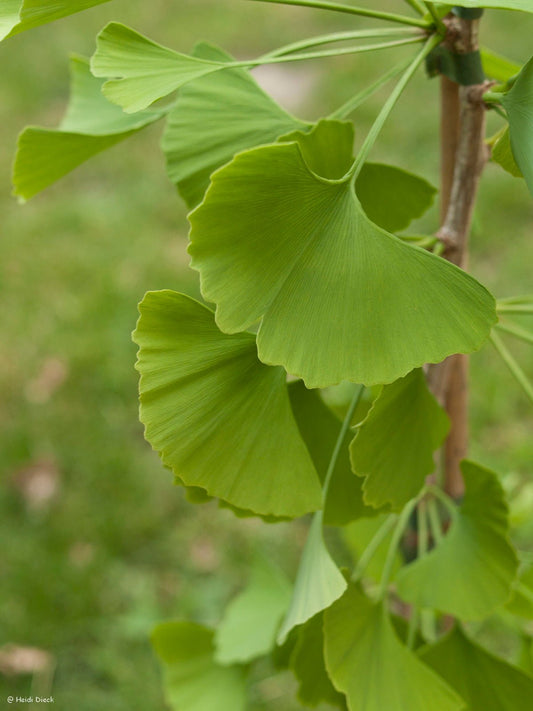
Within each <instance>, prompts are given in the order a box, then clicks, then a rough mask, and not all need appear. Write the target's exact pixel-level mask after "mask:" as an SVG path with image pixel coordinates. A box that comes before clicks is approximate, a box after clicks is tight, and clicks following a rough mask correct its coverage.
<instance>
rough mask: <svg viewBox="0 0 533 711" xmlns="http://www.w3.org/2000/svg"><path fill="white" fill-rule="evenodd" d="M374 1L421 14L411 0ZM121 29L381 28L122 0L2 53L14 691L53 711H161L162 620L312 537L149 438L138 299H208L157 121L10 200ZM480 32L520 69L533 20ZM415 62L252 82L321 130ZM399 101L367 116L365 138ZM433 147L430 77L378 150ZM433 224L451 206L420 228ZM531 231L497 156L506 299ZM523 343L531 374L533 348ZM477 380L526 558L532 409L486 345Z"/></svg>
mask: <svg viewBox="0 0 533 711" xmlns="http://www.w3.org/2000/svg"><path fill="white" fill-rule="evenodd" d="M367 5H368V6H373V7H376V8H380V9H381V8H383V7H385V8H388V9H390V10H395V11H396V12H406V13H408V12H410V10H409V7H408V6H407V5H406V4H404V3H401V2H400V0H383V1H382V0H379V2H378V0H367ZM111 19H114V20H117V21H121V22H124V23H126V24H128V25H131V26H132V27H134V28H135V29H137V30H139V31H141V32H143V33H144V34H147V35H148V36H150V37H152V38H153V39H155V40H157V41H160V42H161V43H163V44H166V45H168V46H171V47H173V48H175V49H178V50H181V51H189V50H190V49H191V48H192V46H193V44H194V43H195V41H196V40H198V39H206V40H209V41H211V42H214V43H216V44H219V45H221V46H223V47H224V48H225V49H227V50H228V51H230V52H232V53H233V54H234V55H236V56H237V57H239V58H246V57H251V56H256V55H259V54H260V53H262V52H264V51H267V50H270V49H272V48H274V47H276V46H279V45H281V44H284V43H286V42H290V41H293V40H296V39H299V38H302V37H305V36H307V35H310V34H319V33H325V32H329V31H334V30H342V29H354V28H357V27H365V26H369V27H371V26H375V25H373V23H372V22H371V21H363V20H359V19H357V18H352V17H350V16H343V15H333V14H330V13H325V12H319V11H314V10H306V9H303V8H295V7H293V8H288V7H281V6H274V5H270V6H268V5H262V4H261V3H254V2H247V1H246V0H225V1H224V2H221V0H181V1H180V2H171V1H170V0H152V2H150V3H146V2H143V1H142V0H113V2H111V3H109V4H106V5H102V6H100V7H97V8H95V9H92V10H90V11H88V12H85V13H82V14H80V15H78V16H73V17H71V18H66V19H64V20H61V21H59V22H57V23H54V24H52V25H48V26H45V27H42V28H39V29H37V30H34V31H31V32H27V33H24V34H22V35H19V36H17V37H15V38H13V39H10V40H7V41H6V42H4V43H2V44H0V66H1V67H2V71H1V73H0V126H1V127H2V140H1V142H0V235H1V259H0V299H1V300H0V304H1V309H0V312H1V319H0V323H1V338H0V453H1V454H0V468H1V472H2V487H1V489H0V541H1V554H0V601H1V605H0V698H5V697H6V696H7V695H8V694H15V695H17V694H29V693H30V692H31V691H33V693H34V694H42V695H46V694H50V693H52V694H53V695H54V697H55V700H56V701H55V707H54V708H55V709H57V711H60V710H61V711H63V710H65V711H67V710H69V711H70V710H71V709H76V710H77V711H94V709H103V708H105V709H106V711H122V710H124V711H125V710H126V709H127V710H128V711H135V710H139V711H141V710H142V711H145V710H146V709H150V710H152V709H153V710H160V709H163V708H164V703H163V698H162V692H161V685H160V678H159V670H158V667H157V664H156V662H155V659H154V657H153V654H152V652H151V648H150V645H149V633H150V630H151V628H152V627H153V625H154V624H155V623H156V622H158V621H161V620H163V619H167V618H171V617H190V618H193V619H196V620H199V621H201V622H206V623H208V624H211V623H213V624H215V623H216V622H217V621H218V619H219V618H220V616H221V612H222V610H223V607H224V604H225V603H226V601H227V600H228V599H229V598H230V596H231V595H232V594H234V592H235V591H236V590H238V589H239V587H240V586H241V585H242V583H243V581H244V580H245V578H246V571H247V568H248V565H249V562H250V560H251V558H252V556H253V555H254V550H255V549H256V547H260V548H261V549H263V550H265V549H266V550H267V553H268V554H269V555H270V556H272V557H274V558H276V559H277V560H278V561H279V563H280V564H281V565H282V567H284V568H285V570H286V571H287V572H288V573H289V574H291V575H292V574H293V570H294V566H295V564H296V561H297V556H298V546H299V545H300V544H301V541H302V540H303V538H304V533H305V529H304V527H303V525H302V524H301V523H296V524H292V525H291V526H289V525H288V524H277V525H274V526H269V525H266V524H263V523H260V522H258V521H255V520H246V521H242V520H237V519H235V518H233V517H232V515H231V514H230V513H229V512H227V511H219V510H218V509H217V508H216V506H214V505H212V504H209V505H207V506H193V505H191V504H189V503H187V502H186V501H185V499H184V497H183V495H182V492H181V491H180V490H179V489H176V488H174V487H173V485H172V477H171V475H170V473H169V472H168V471H167V470H165V469H163V467H162V466H161V465H160V463H159V460H158V458H157V456H156V455H155V454H154V453H152V452H151V450H150V447H149V445H148V444H146V443H145V442H144V440H143V433H142V427H141V425H140V424H139V422H138V419H137V377H136V373H135V371H134V368H133V365H134V361H135V347H134V345H133V344H132V343H131V338H130V334H131V331H132V330H133V328H134V326H135V321H136V318H137V303H138V301H140V299H141V298H142V296H143V294H144V292H145V291H147V290H150V289H161V288H171V289H175V290H178V291H184V292H186V293H188V294H190V295H192V296H199V291H198V282H197V275H196V273H195V272H192V271H189V270H188V267H187V264H188V258H187V255H186V245H187V223H186V219H185V216H186V213H185V209H184V207H183V205H182V204H181V202H180V200H179V199H178V197H177V195H176V194H175V191H174V188H173V186H172V185H171V183H170V182H169V180H168V179H167V177H166V175H165V170H164V161H163V157H162V154H161V152H160V150H159V147H158V142H159V139H160V133H161V130H162V126H159V125H156V126H155V127H152V128H150V129H148V130H145V131H143V132H141V133H140V134H139V135H137V136H135V137H133V138H132V139H129V140H128V141H127V142H125V143H123V144H120V145H119V146H117V147H115V148H113V149H112V150H110V151H107V152H105V153H104V154H102V155H100V156H98V157H97V158H96V159H93V160H92V161H91V162H90V163H87V164H85V166H82V167H81V168H80V169H78V170H77V171H76V172H75V173H73V174H71V175H70V176H68V177H67V178H65V179H64V180H62V181H61V182H60V183H58V184H57V185H55V186H53V187H52V188H50V189H48V190H47V191H45V193H43V194H41V195H40V196H37V197H36V198H34V199H33V200H32V201H30V202H29V203H28V204H26V205H19V204H17V202H16V200H15V199H14V198H12V197H11V195H10V189H11V188H10V171H11V162H12V159H13V156H14V151H15V145H16V139H17V134H18V132H19V131H20V130H21V129H22V128H23V127H24V126H25V125H27V124H34V125H44V126H48V127H53V126H55V125H56V124H57V123H58V122H59V120H60V118H61V115H62V113H63V111H64V108H65V105H66V101H67V97H68V55H69V54H70V53H72V52H75V53H78V54H84V55H90V54H91V53H92V52H93V49H94V38H95V35H96V33H97V32H98V31H99V29H100V28H101V27H102V26H103V25H104V24H105V23H106V22H107V21H109V20H111ZM483 24H484V28H483V43H484V44H486V45H490V46H491V47H492V48H493V49H494V50H496V51H499V52H501V53H503V54H506V55H508V56H510V58H511V59H513V60H515V61H518V62H523V61H525V60H526V59H528V58H529V56H530V55H531V53H532V52H533V44H532V42H531V38H532V37H533V17H526V16H524V15H521V14H520V15H519V14H518V13H516V14H513V13H500V12H491V13H488V17H487V18H486V20H485V21H484V23H483ZM409 52H411V53H412V50H410V49H409V48H407V51H403V50H399V51H397V52H396V53H391V50H387V52H382V53H380V54H372V55H360V56H358V57H343V58H338V59H334V60H326V61H323V62H322V63H319V62H308V63H302V64H291V65H290V66H289V67H286V68H284V67H270V68H269V69H268V70H266V69H262V70H260V71H259V72H257V73H256V76H258V77H259V78H260V80H261V82H262V83H263V85H264V86H265V87H267V89H268V90H270V91H271V92H272V93H273V94H274V95H275V96H276V97H277V98H278V100H279V101H280V102H281V103H283V104H284V105H285V106H286V107H288V108H290V109H291V110H293V111H294V112H295V113H297V114H298V115H299V116H301V117H303V118H307V119H313V118H317V117H319V116H321V115H325V114H326V113H328V112H330V111H331V110H333V109H334V108H335V107H336V106H337V105H339V104H341V103H343V102H344V101H345V100H346V99H348V98H349V96H351V95H353V94H354V93H356V92H357V91H358V90H359V89H361V88H362V87H363V86H365V85H366V84H367V83H369V82H370V81H371V80H372V78H376V77H377V76H378V75H379V74H380V73H383V72H384V71H386V70H387V69H388V68H389V67H390V66H391V64H392V62H395V61H396V59H397V58H398V57H399V56H401V55H406V56H407V54H409ZM384 96H386V92H385V93H381V94H380V95H378V96H376V97H373V98H372V100H370V101H369V102H367V103H366V104H365V105H363V107H362V108H361V109H360V110H359V111H358V113H357V114H356V116H355V122H356V129H357V132H358V140H361V139H362V137H364V134H365V131H366V130H367V128H368V127H369V125H370V122H371V120H372V118H373V117H374V116H375V115H376V112H377V110H378V109H379V107H380V102H382V100H383V98H384ZM491 122H492V123H493V127H494V130H496V129H497V128H498V126H499V125H500V123H499V120H498V119H497V117H492V118H491ZM437 137H438V82H437V81H436V80H432V81H430V80H428V79H426V77H425V76H424V74H423V72H421V73H420V74H419V75H418V76H417V78H416V79H415V81H414V82H413V83H412V85H411V86H410V87H409V89H408V91H407V92H406V95H405V97H404V98H403V99H402V101H401V103H400V105H399V106H398V108H397V109H396V111H395V113H394V115H393V120H392V121H390V122H389V123H388V124H387V126H386V128H385V131H384V133H383V136H382V139H381V140H380V141H379V142H378V146H377V148H376V150H375V151H374V154H373V156H372V158H373V159H377V160H386V161H387V162H390V163H393V164H396V165H400V166H403V167H405V168H408V169H410V170H413V171H415V172H419V173H421V174H422V175H423V176H425V177H426V178H427V179H429V180H430V181H432V182H434V183H437V182H438V155H437ZM436 227H437V211H436V209H435V210H433V211H432V212H430V213H429V214H428V215H427V216H426V217H425V218H424V219H423V220H421V221H420V223H419V224H418V225H416V226H415V227H414V229H413V230H412V231H413V232H414V231H418V232H420V231H426V232H429V233H430V232H433V231H434V230H435V229H436ZM532 236H533V203H532V202H531V200H530V198H529V196H528V193H527V190H526V188H525V185H524V184H523V181H520V180H517V179H515V178H512V177H511V176H509V175H507V174H506V173H504V172H503V171H502V170H501V169H500V168H499V167H498V166H495V165H489V167H488V169H487V171H486V174H485V177H484V181H483V184H482V187H481V195H480V200H479V206H478V209H477V210H476V214H475V220H474V231H473V238H472V257H471V268H472V271H473V273H474V274H475V275H476V276H477V277H478V278H479V279H481V280H482V281H483V282H484V283H485V284H486V285H487V286H488V288H489V289H491V290H492V291H493V292H494V293H495V295H496V296H498V297H500V296H509V295H512V294H519V293H525V292H531V291H533V286H532V276H531V274H532V267H531V265H532V264H533V240H532ZM510 345H511V346H512V349H513V352H514V353H515V354H516V355H517V357H518V358H519V360H520V362H521V363H522V365H523V366H524V367H525V368H526V370H528V372H529V374H530V375H533V362H532V360H533V359H532V358H531V351H530V350H528V349H527V347H524V348H521V347H518V346H517V344H516V343H510ZM472 371H473V375H472V380H473V393H472V413H471V424H472V446H471V456H472V457H473V458H475V459H477V460H478V461H479V462H481V463H483V464H485V465H487V466H489V467H492V468H494V469H496V470H497V471H498V472H500V473H501V474H502V477H503V481H504V483H505V485H506V487H507V488H508V489H509V491H510V493H511V497H512V500H513V520H514V523H515V530H516V536H517V538H518V539H519V540H520V543H521V545H523V546H524V547H526V548H532V547H533V524H532V523H531V518H532V517H531V511H532V510H533V488H532V486H533V485H532V484H531V481H532V479H531V476H532V474H533V436H532V429H533V415H532V410H531V406H530V404H529V403H528V401H527V400H526V398H525V396H524V395H523V394H522V393H521V391H520V390H519V389H518V387H517V386H516V385H515V382H514V380H513V379H512V378H511V376H510V375H509V374H508V372H507V370H506V368H505V366H504V365H503V364H502V363H501V362H500V361H499V360H498V356H497V355H496V354H495V353H493V352H492V350H491V348H490V346H488V347H487V348H486V349H485V350H484V351H482V352H481V353H480V354H477V355H475V356H474V357H473V358H472ZM13 645H14V646H13ZM17 647H19V649H17ZM20 648H23V649H20ZM287 688H288V687H287V685H281V686H279V685H278V686H277V685H276V684H273V685H270V686H269V685H268V684H265V685H264V687H263V689H262V690H261V694H262V696H261V694H259V696H261V698H262V699H263V701H261V702H259V701H258V707H257V708H265V709H266V708H268V709H271V708H272V709H274V708H275V709H277V710H278V711H285V710H286V709H287V710H288V709H292V708H296V707H295V706H293V705H292V704H291V702H290V701H289V700H288V698H287V697H286V696H285V693H286V691H287Z"/></svg>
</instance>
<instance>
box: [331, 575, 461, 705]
mask: <svg viewBox="0 0 533 711" xmlns="http://www.w3.org/2000/svg"><path fill="white" fill-rule="evenodd" d="M324 634H325V640H326V642H325V657H326V668H327V670H328V673H329V676H330V678H331V679H332V681H333V684H334V685H335V687H336V688H337V689H338V690H339V691H341V692H343V693H344V694H346V696H347V697H348V708H349V709H350V711H385V710H386V711H406V709H409V711H459V710H460V709H465V708H466V706H465V704H464V703H463V702H462V700H461V699H460V697H459V696H457V694H456V693H455V692H454V691H453V690H452V689H451V688H450V687H449V686H448V685H447V684H445V683H444V681H443V680H442V679H440V678H439V677H438V676H437V675H436V674H435V673H434V672H433V671H432V670H431V669H429V668H428V667H426V666H425V665H424V664H422V662H420V661H419V660H418V659H417V657H416V656H415V655H414V654H413V653H412V652H410V651H409V650H408V649H407V647H404V646H403V644H402V643H401V642H400V641H399V640H398V638H397V637H396V634H395V632H394V628H393V626H392V623H391V622H390V620H389V617H388V614H387V612H386V610H385V608H384V607H383V605H381V604H373V603H372V602H371V601H370V600H369V599H368V598H367V597H365V595H363V593H362V592H360V591H359V590H358V589H356V588H355V587H350V588H349V589H348V591H347V592H346V594H345V595H344V596H343V597H342V598H341V599H340V600H339V601H338V602H336V603H335V604H334V605H333V607H331V608H330V609H329V610H327V611H326V612H325V615H324Z"/></svg>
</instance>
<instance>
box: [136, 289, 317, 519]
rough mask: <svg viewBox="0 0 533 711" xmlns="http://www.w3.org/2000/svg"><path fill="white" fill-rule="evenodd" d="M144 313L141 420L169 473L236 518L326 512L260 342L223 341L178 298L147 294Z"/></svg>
mask: <svg viewBox="0 0 533 711" xmlns="http://www.w3.org/2000/svg"><path fill="white" fill-rule="evenodd" d="M139 310H140V313H141V316H140V319H139V322H138V324H137V329H136V331H135V332H134V334H133V339H134V341H135V343H137V345H138V346H139V347H140V349H139V358H138V362H137V369H138V370H139V372H140V374H141V380H140V395H141V409H140V417H141V421H142V422H143V423H144V425H145V432H146V438H147V440H148V441H149V442H150V444H151V445H152V446H153V448H154V449H155V450H156V451H158V452H159V453H160V455H161V457H162V460H163V463H164V464H165V465H166V466H168V467H169V468H170V469H172V471H174V473H175V474H176V475H177V476H178V477H179V478H180V479H181V480H182V481H183V482H184V483H185V484H186V485H187V486H199V487H202V488H203V489H205V490H206V491H207V493H208V494H210V495H211V496H217V497H219V498H221V499H224V500H225V501H228V502H229V503H230V504H232V505H234V506H237V507H238V508H242V509H247V510H250V511H254V512H255V513H259V514H264V515H269V514H272V515H276V516H288V517H294V516H300V515H302V514H304V513H306V512H308V511H312V510H316V509H318V508H319V507H320V505H321V490H320V483H319V480H318V477H317V475H316V472H315V469H314V467H313V463H312V461H311V458H310V456H309V453H308V452H307V449H306V447H305V445H304V443H303V442H302V439H301V437H300V435H299V432H298V427H297V425H296V422H295V421H294V417H293V415H292V412H291V408H290V403H289V397H288V394H287V387H286V383H285V372H284V371H283V370H282V369H281V368H269V367H267V366H264V365H263V364H262V363H260V362H259V361H258V360H257V351H256V346H255V339H254V336H253V334H250V333H242V334H239V335H236V336H227V335H225V334H223V333H221V332H220V331H219V330H218V329H217V327H216V325H215V322H214V318H213V314H212V312H211V311H210V310H209V309H207V308H205V307H204V306H202V305H201V304H199V303H198V302H197V301H194V300H193V299H190V298H189V297H187V296H184V295H183V294H177V293H175V292H172V291H159V292H149V293H148V294H146V296H145V297H144V299H143V301H142V302H141V304H140V307H139Z"/></svg>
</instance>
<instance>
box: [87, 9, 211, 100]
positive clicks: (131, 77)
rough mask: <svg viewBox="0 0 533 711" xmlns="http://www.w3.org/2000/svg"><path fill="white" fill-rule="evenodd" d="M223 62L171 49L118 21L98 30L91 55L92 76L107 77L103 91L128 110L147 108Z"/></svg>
mask: <svg viewBox="0 0 533 711" xmlns="http://www.w3.org/2000/svg"><path fill="white" fill-rule="evenodd" d="M224 66H225V65H224V63H220V62H214V61H211V60H208V59H200V58H199V57H191V56H190V55H187V54H181V53H180V52H174V50H172V49H168V48H167V47H163V46H162V45H160V44H157V43H156V42H152V40H149V39H148V38H147V37H144V35H141V34H139V33H138V32H135V30H132V29H131V28H129V27H126V26H125V25H121V24H119V23H117V22H110V23H109V24H108V25H106V27H104V29H103V30H102V31H101V32H100V34H99V35H98V37H97V41H96V52H95V53H94V54H93V56H92V59H91V70H92V72H93V74H94V76H96V77H101V78H107V79H108V81H106V82H105V84H104V86H103V89H102V91H103V93H104V95H105V96H106V97H107V98H108V99H109V100H110V101H113V102H114V103H115V104H118V105H119V106H122V108H123V109H124V111H126V112H128V113H133V112H135V111H140V110H141V109H146V108H147V107H148V106H150V104H152V103H153V102H154V101H157V100H158V99H161V98H163V97H164V96H167V95H168V94H170V93H172V92H173V91H175V90H176V89H179V88H180V87H181V86H183V85H184V84H187V83H188V82H190V81H193V80H194V79H199V78H200V77H202V76H205V75H206V74H210V73H211V72H216V71H219V70H220V69H223V68H224Z"/></svg>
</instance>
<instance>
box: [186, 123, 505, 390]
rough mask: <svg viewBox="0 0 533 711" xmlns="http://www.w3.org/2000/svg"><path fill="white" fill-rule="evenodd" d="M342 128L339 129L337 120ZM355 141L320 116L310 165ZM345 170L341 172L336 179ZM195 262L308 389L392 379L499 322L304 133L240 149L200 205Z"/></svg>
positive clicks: (478, 292) (464, 278)
mask: <svg viewBox="0 0 533 711" xmlns="http://www.w3.org/2000/svg"><path fill="white" fill-rule="evenodd" d="M332 123H333V125H334V126H338V130H337V131H333V130H331V124H332ZM324 133H327V135H328V136H329V137H330V143H329V145H328V147H327V153H335V152H336V151H338V150H339V149H342V148H343V147H344V146H345V145H346V141H345V128H344V125H343V124H337V122H328V121H323V122H320V123H319V124H318V125H317V127H316V128H315V130H314V131H313V133H312V134H309V136H308V137H307V138H306V143H307V149H308V150H307V152H308V153H309V152H310V150H309V141H310V140H313V137H314V141H315V143H314V145H315V150H316V155H314V160H313V165H319V164H324V163H325V162H326V160H327V156H326V146H325V144H324V141H323V140H321V139H322V136H323V134H324ZM338 177H339V178H342V176H338ZM190 219H191V225H192V229H191V235H190V237H191V245H190V248H189V250H190V253H191V255H192V262H191V265H192V266H193V268H195V269H197V270H198V271H199V272H200V275H201V286H202V292H203V294H204V297H205V298H206V299H207V300H208V301H211V302H214V303H215V304H216V305H217V312H216V320H217V323H218V325H219V327H220V328H221V329H222V330H223V331H225V332H227V333H235V332H238V331H242V330H244V329H245V328H247V327H248V326H250V325H251V324H253V323H255V322H256V321H258V319H260V318H261V317H263V318H262V322H261V325H260V328H259V332H258V352H259V357H260V359H261V360H262V361H263V362H265V363H269V364H278V365H279V364H281V365H283V366H284V367H285V368H286V369H287V370H288V372H289V373H292V374H293V375H297V376H299V377H302V378H303V379H304V381H305V383H306V385H307V386H308V387H311V388H312V387H324V386H326V385H331V384H334V383H338V382H340V381H341V380H351V381H353V382H357V383H363V384H365V385H372V384H376V383H387V382H392V381H393V380H396V379H397V378H399V377H401V376H403V375H405V374H406V373H407V372H409V371H410V370H412V369H413V368H414V367H418V366H420V365H422V364H423V363H425V362H438V361H440V360H442V359H443V358H444V357H446V356H447V355H449V354H450V353H456V352H469V351H473V350H476V349H478V348H480V347H481V345H482V344H483V343H484V342H485V340H486V339H487V337H488V334H489V331H490V327H491V325H492V324H493V323H494V321H495V320H496V316H495V309H494V300H493V298H492V296H491V295H490V294H489V293H488V292H487V291H486V290H485V289H484V288H483V287H482V286H481V285H480V284H479V283H478V282H476V281H475V280H474V279H473V278H472V277H471V276H469V275H467V274H465V273H464V272H462V271H461V270H460V269H458V268H457V267H454V266H453V265H452V264H451V263H450V262H447V261H445V260H443V259H440V258H439V257H435V256H434V255H432V254H430V253H429V252H427V251H426V250H423V249H420V248H417V247H412V246H410V245H408V244H405V243H403V242H402V241H401V240H399V239H397V238H396V237H394V236H393V235H391V234H389V233H387V232H385V231H384V230H382V229H381V228H379V227H377V226H376V225H375V224H373V223H372V222H370V220H369V219H368V218H367V217H366V215H365V214H364V212H363V209H362V207H361V204H360V203H359V201H358V199H357V197H356V196H355V193H354V191H353V188H352V186H351V185H350V182H349V180H346V179H340V180H328V179H325V178H322V177H320V176H318V175H316V174H315V173H314V172H313V170H312V168H311V167H310V166H309V165H308V163H306V161H305V160H304V157H303V153H302V149H301V148H300V146H299V144H298V143H297V142H290V143H280V144H279V145H272V146H265V147H260V148H256V149H253V150H250V151H245V152H243V153H240V154H238V155H237V156H236V157H235V158H234V160H233V161H232V162H231V163H229V164H228V165H227V166H225V167H224V168H221V169H220V170H218V171H217V172H216V173H215V174H214V175H213V178H212V183H211V186H210V188H209V189H208V191H207V194H206V197H205V199H204V202H203V203H202V204H201V205H200V206H199V207H198V208H197V209H196V210H195V211H194V212H193V213H192V214H191V216H190Z"/></svg>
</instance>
